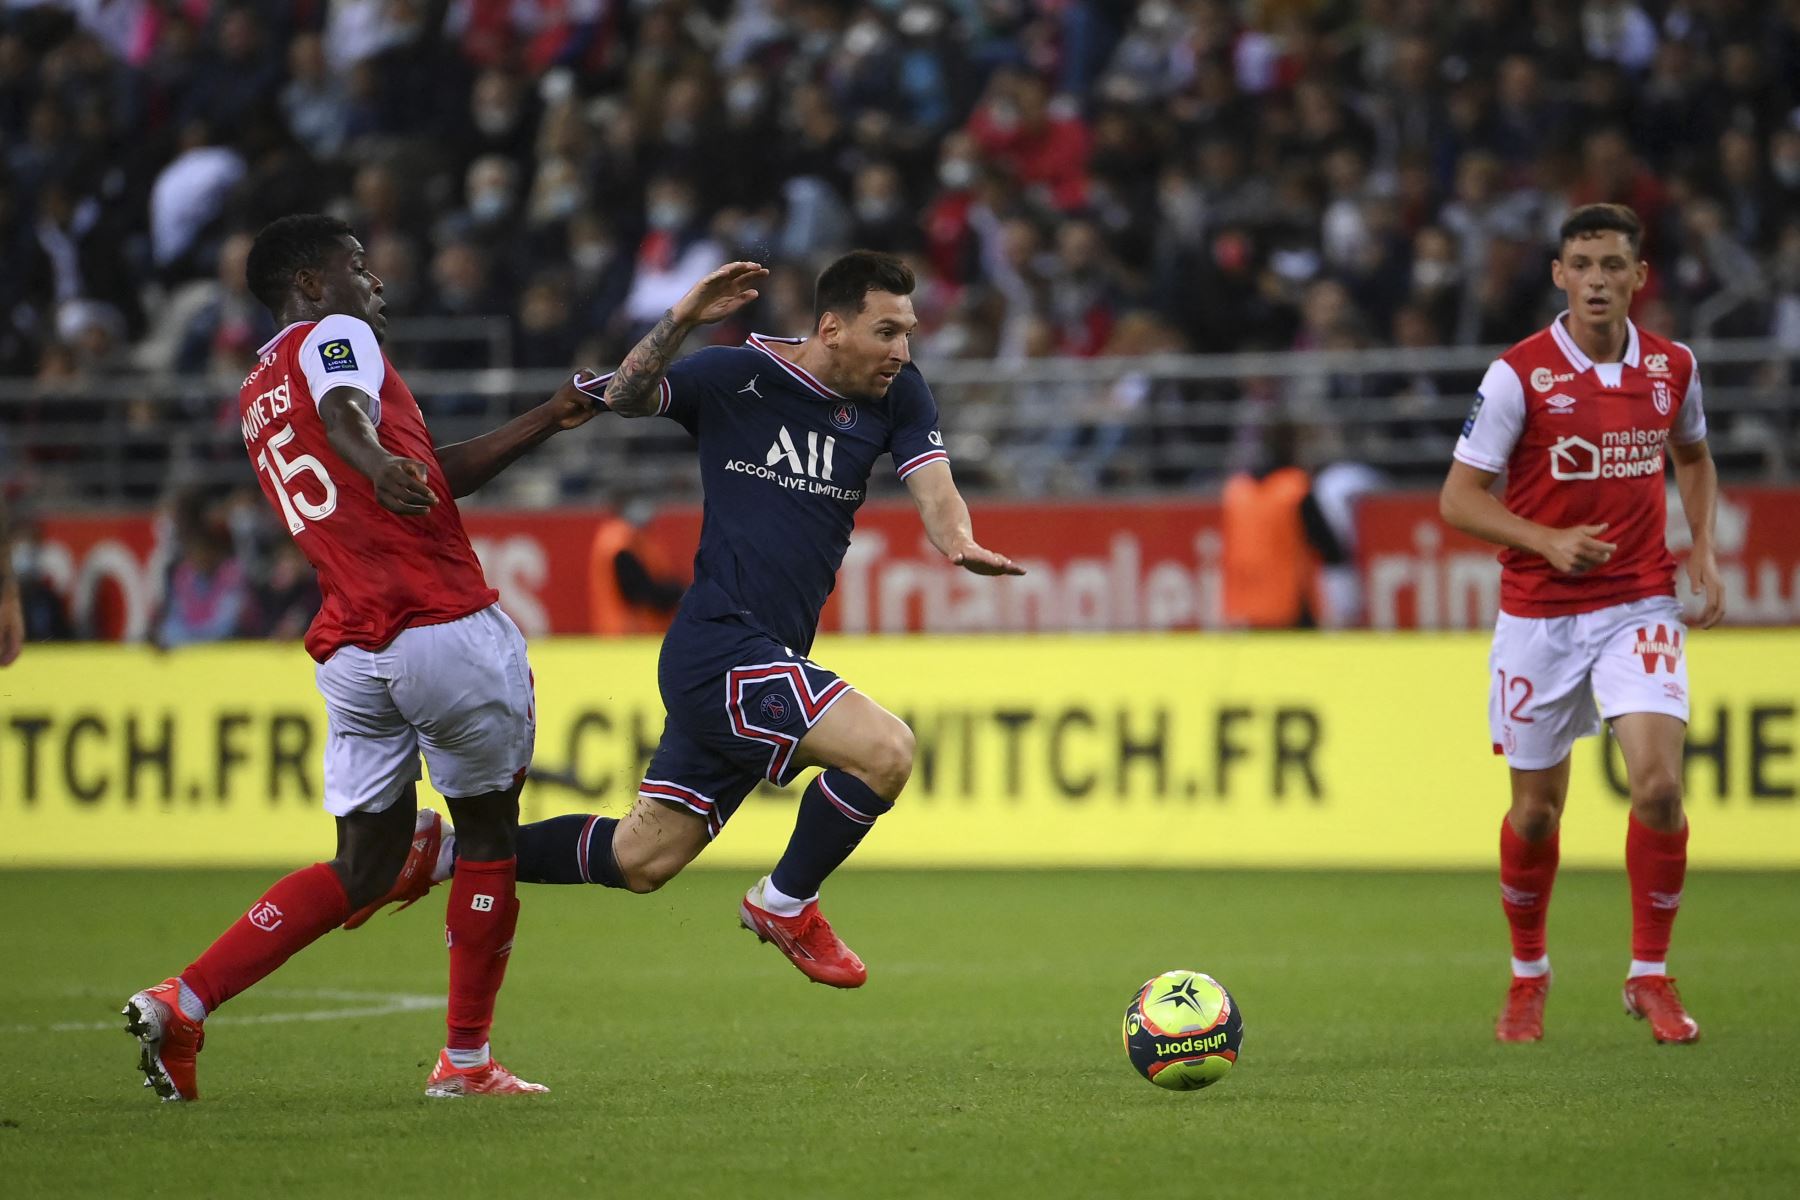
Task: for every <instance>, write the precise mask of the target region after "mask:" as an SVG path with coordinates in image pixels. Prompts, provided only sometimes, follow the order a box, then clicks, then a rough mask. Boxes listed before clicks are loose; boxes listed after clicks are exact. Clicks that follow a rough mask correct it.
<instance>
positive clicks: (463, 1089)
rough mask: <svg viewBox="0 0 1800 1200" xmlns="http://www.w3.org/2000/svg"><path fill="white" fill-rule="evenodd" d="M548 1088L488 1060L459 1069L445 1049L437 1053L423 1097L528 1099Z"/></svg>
mask: <svg viewBox="0 0 1800 1200" xmlns="http://www.w3.org/2000/svg"><path fill="white" fill-rule="evenodd" d="M549 1090H550V1089H549V1088H547V1087H545V1086H544V1085H543V1084H541V1083H527V1082H525V1081H524V1080H523V1079H520V1078H519V1077H518V1076H517V1075H514V1074H513V1073H512V1072H511V1071H509V1070H507V1069H506V1068H505V1067H503V1066H501V1065H500V1064H499V1063H498V1062H496V1061H494V1060H493V1059H491V1058H490V1059H488V1061H487V1064H486V1065H485V1066H480V1067H467V1068H464V1067H459V1066H456V1065H455V1064H454V1063H452V1062H451V1061H450V1052H449V1051H448V1050H440V1051H438V1060H437V1067H436V1068H435V1069H433V1071H432V1072H431V1078H430V1079H427V1080H426V1081H425V1094H426V1095H427V1096H436V1097H439V1098H443V1097H450V1096H528V1095H534V1094H536V1093H540V1092H547V1091H549Z"/></svg>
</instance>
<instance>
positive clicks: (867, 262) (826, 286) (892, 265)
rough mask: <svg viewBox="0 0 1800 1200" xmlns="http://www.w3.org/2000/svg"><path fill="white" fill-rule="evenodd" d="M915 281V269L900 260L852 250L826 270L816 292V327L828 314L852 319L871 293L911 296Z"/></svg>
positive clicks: (814, 308) (820, 276)
mask: <svg viewBox="0 0 1800 1200" xmlns="http://www.w3.org/2000/svg"><path fill="white" fill-rule="evenodd" d="M914 283H915V280H914V279H913V273H912V268H911V267H909V266H907V265H906V263H905V262H903V261H902V260H901V259H900V258H899V256H897V255H893V254H884V253H882V252H881V251H879V250H852V251H851V252H850V253H848V254H846V255H844V256H843V257H842V258H840V259H838V260H837V261H836V262H834V263H832V264H831V265H830V266H829V267H826V268H825V270H824V271H822V272H821V273H820V275H819V282H818V285H817V286H816V287H814V288H813V325H814V327H817V326H818V324H819V319H820V318H821V317H823V316H824V315H825V314H826V313H828V312H834V313H838V314H839V315H841V316H849V315H851V314H854V313H859V312H861V311H862V310H863V297H865V296H867V295H868V294H869V293H870V292H892V293H893V294H894V295H896V296H910V295H912V290H913V286H914Z"/></svg>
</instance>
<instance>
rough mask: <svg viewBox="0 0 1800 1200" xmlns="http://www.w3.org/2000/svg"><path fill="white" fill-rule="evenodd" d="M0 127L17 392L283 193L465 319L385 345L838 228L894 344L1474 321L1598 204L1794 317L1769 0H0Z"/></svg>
mask: <svg viewBox="0 0 1800 1200" xmlns="http://www.w3.org/2000/svg"><path fill="white" fill-rule="evenodd" d="M0 148H3V149H0V262H3V263H4V264H5V267H4V270H0V376H11V377H15V378H18V379H35V380H37V381H39V382H40V383H41V384H43V385H44V387H45V388H47V389H54V387H55V386H56V385H57V384H58V383H59V382H61V381H65V380H80V379H93V378H102V377H107V376H109V375H111V374H113V373H115V372H118V371H120V370H125V369H129V370H133V371H170V372H178V373H182V374H192V375H196V376H199V375H205V376H209V377H219V378H225V377H231V378H234V379H235V377H237V376H241V374H242V371H243V368H244V366H245V364H246V363H248V362H249V360H250V359H251V357H252V356H253V354H254V351H255V350H256V348H257V347H258V346H259V345H261V344H262V342H263V341H264V340H265V339H266V338H267V337H268V336H269V335H270V334H272V333H273V332H274V330H273V329H272V328H271V323H270V319H269V317H268V315H267V314H266V313H265V312H264V311H263V310H262V309H261V307H260V306H259V305H258V304H257V303H256V302H255V300H254V298H253V297H251V296H250V294H249V292H248V290H247V288H246V286H245V284H244V279H243V263H244V257H245V255H246V253H247V251H248V246H249V240H250V236H251V234H252V233H253V232H254V231H255V230H256V229H257V228H259V227H260V226H261V225H262V224H263V223H265V222H266V221H268V220H270V219H272V218H274V217H276V216H279V215H281V214H284V213H287V212H292V211H296V210H309V209H316V210H323V211H328V212H332V213H335V214H338V215H341V216H343V217H345V218H346V219H348V220H349V221H350V222H352V224H353V225H354V226H355V227H356V228H357V230H358V231H359V233H360V235H361V237H362V238H363V240H364V242H365V243H366V244H367V246H368V248H369V252H370V265H371V268H372V269H373V270H374V271H375V273H376V274H378V275H379V276H380V277H381V278H382V279H383V280H384V282H385V285H386V295H387V299H388V300H389V302H390V306H391V308H392V310H393V311H394V312H396V313H399V314H402V318H401V327H402V328H403V327H404V323H405V322H406V320H408V319H415V320H416V319H417V318H423V317H434V318H457V317H465V318H489V320H488V321H486V322H478V323H473V324H471V323H468V322H464V323H462V324H460V325H458V324H456V323H453V322H452V323H444V322H439V323H438V324H437V325H436V326H435V328H437V329H441V330H447V331H450V333H449V334H448V335H446V336H442V337H433V338H419V339H410V338H409V339H406V340H404V341H397V342H396V343H395V357H396V358H397V360H398V361H399V365H400V366H401V367H402V368H427V369H430V368H438V369H447V370H456V369H460V368H467V367H485V366H507V365H510V366H517V367H557V368H560V367H567V366H569V365H571V364H574V363H576V362H582V363H589V364H598V365H602V366H604V365H606V364H610V363H612V362H616V361H617V359H618V357H619V355H620V353H621V352H622V351H623V350H624V349H625V348H626V347H627V346H629V344H630V343H631V341H632V340H633V339H634V338H635V337H636V336H637V335H638V334H639V333H640V332H641V331H642V330H643V329H645V328H646V327H647V326H648V325H649V324H650V323H652V322H653V321H654V320H655V319H656V318H657V317H658V316H659V315H660V314H661V313H662V311H663V310H664V309H665V308H666V307H667V306H668V305H669V304H670V303H671V302H672V301H673V300H674V299H675V298H676V297H677V296H678V295H679V294H680V292H681V290H682V289H683V288H684V287H685V285H686V283H687V282H688V281H689V280H691V279H692V278H694V277H695V276H697V275H698V274H699V273H701V272H702V271H703V269H705V268H706V267H708V266H710V265H712V264H715V263H717V262H720V261H724V260H726V259H730V258H735V257H746V258H756V259H759V260H763V261H766V262H769V263H770V264H771V265H773V266H774V268H775V273H774V274H773V276H772V277H771V279H770V281H769V286H768V287H767V288H766V290H765V294H764V297H763V299H762V300H760V301H759V302H758V303H757V304H756V305H755V306H753V308H752V309H751V310H749V311H748V312H747V313H746V314H745V318H744V320H743V321H742V322H739V323H734V324H733V325H732V326H731V327H728V328H724V329H721V330H719V331H718V333H717V336H718V337H719V338H720V339H721V340H735V339H738V338H741V337H742V335H743V333H744V332H745V330H746V329H747V328H756V329H761V330H764V331H767V332H772V333H798V332H804V331H805V330H806V329H807V328H808V327H809V326H810V324H811V311H810V304H811V295H810V284H811V278H812V271H813V270H814V269H815V266H816V264H818V263H820V262H821V261H822V260H823V259H825V258H827V257H829V256H830V255H832V254H834V253H835V252H838V251H840V250H842V249H844V248H847V247H850V246H867V247H872V248H877V249H886V250H893V251H898V252H902V253H904V254H906V255H908V256H909V258H910V259H911V260H912V261H913V262H914V263H915V264H916V265H917V266H918V268H919V273H920V280H921V286H920V291H919V293H918V295H917V297H916V302H917V305H918V310H919V313H920V317H921V321H922V324H921V330H920V336H919V343H918V345H919V353H920V354H921V356H922V357H924V358H926V359H927V360H930V359H939V360H942V359H948V358H955V357H970V358H994V359H999V360H1001V361H1021V360H1026V359H1032V358H1041V357H1046V356H1055V355H1070V356H1081V357H1092V356H1102V355H1137V354H1145V353H1156V352H1164V351H1196V352H1208V353H1210V352H1223V351H1235V350H1289V349H1299V350H1307V349H1343V348H1356V347H1380V346H1390V345H1391V346H1401V347H1432V346H1444V345H1474V344H1497V343H1506V342H1510V341H1513V340H1515V339H1517V338H1519V337H1522V336H1524V335H1525V334H1527V333H1529V332H1530V331H1531V330H1533V329H1534V328H1536V327H1539V326H1540V325H1541V324H1542V323H1543V322H1544V321H1545V320H1547V318H1548V317H1549V316H1550V315H1551V314H1552V313H1553V312H1554V301H1555V296H1554V293H1552V292H1551V290H1550V288H1549V285H1548V279H1547V271H1546V269H1545V264H1546V261H1547V259H1548V257H1549V254H1550V252H1551V250H1552V242H1553V234H1554V231H1555V229H1556V227H1557V224H1558V222H1559V221H1560V220H1561V218H1562V216H1563V215H1564V214H1565V213H1566V212H1567V211H1568V210H1569V209H1570V208H1571V207H1572V206H1574V205H1578V204H1582V203H1587V202H1591V201H1598V200H1612V201H1620V202H1624V203H1628V204H1630V205H1631V206H1632V207H1633V208H1635V209H1636V210H1637V212H1638V213H1639V214H1640V215H1641V216H1642V217H1643V219H1644V222H1645V226H1646V230H1647V236H1646V246H1645V254H1646V256H1647V257H1648V258H1649V259H1650V261H1651V262H1652V263H1653V264H1654V267H1655V269H1654V271H1653V273H1652V276H1651V283H1650V287H1649V289H1648V290H1647V292H1646V295H1645V297H1644V298H1643V300H1642V301H1641V303H1640V308H1639V310H1638V311H1639V316H1640V319H1641V320H1642V321H1643V322H1644V323H1646V324H1647V325H1649V326H1651V327H1653V328H1656V329H1659V330H1662V331H1664V332H1667V333H1670V334H1672V335H1675V336H1680V337H1690V338H1691V337H1701V336H1708V335H1711V336H1718V337H1733V336H1754V337H1762V336H1774V337H1776V338H1779V339H1781V340H1783V341H1784V342H1786V343H1788V344H1791V345H1800V0H1780V2H1777V3H1759V2H1755V0H1643V2H1642V3H1634V2H1631V0H1586V2H1583V3H1576V2H1572V0H1570V2H1563V0H1456V2H1454V3H1434V2H1431V0H1363V2H1351V0H1236V2H1232V0H862V2H852V0H735V2H727V0H454V2H452V0H261V2H258V3H247V2H232V0H66V2H50V0H0ZM496 319H497V321H498V323H499V326H500V328H501V329H502V330H503V333H504V336H502V337H500V338H499V339H495V338H494V337H492V336H491V331H492V327H493V326H494V325H495V324H496ZM468 329H474V330H476V331H477V333H476V334H475V335H474V336H461V335H458V334H457V333H456V331H457V330H468ZM0 382H3V380H0ZM1123 386H1127V387H1129V386H1130V385H1129V384H1126V385H1123ZM1357 386H1358V387H1367V388H1373V389H1375V390H1376V391H1378V392H1381V393H1382V394H1384V395H1387V396H1398V397H1406V396H1409V395H1411V394H1412V393H1413V392H1414V391H1417V390H1424V391H1429V390H1430V389H1432V388H1433V386H1434V385H1433V383H1432V382H1431V381H1429V380H1426V379H1422V378H1420V377H1417V376H1413V375H1409V374H1406V373H1403V372H1396V373H1395V374H1394V375H1393V376H1391V377H1387V378H1380V379H1375V380H1365V381H1360V382H1359V383H1358V384H1357ZM220 394H223V393H220ZM1203 398H1209V399H1217V398H1218V397H1203ZM1227 398H1228V399H1234V400H1236V399H1241V400H1242V401H1243V402H1244V405H1243V406H1244V408H1245V409H1246V410H1247V411H1248V410H1250V409H1254V408H1257V407H1258V405H1257V403H1256V402H1257V400H1258V396H1257V395H1256V386H1255V381H1247V383H1246V386H1245V387H1244V388H1242V389H1240V390H1236V391H1234V392H1233V393H1232V394H1231V396H1230V397H1227ZM148 403H149V402H144V403H143V404H138V405H136V406H135V407H133V406H128V407H126V408H124V409H123V410H118V409H114V410H112V411H113V412H114V413H115V414H117V413H119V412H121V411H122V412H123V416H122V417H118V416H115V418H114V419H123V420H125V421H126V422H128V423H130V422H133V421H140V420H141V421H143V422H144V423H145V425H146V427H148V426H149V425H151V424H154V423H155V420H156V418H158V417H159V416H162V417H166V415H167V414H157V413H154V412H151V411H149V410H148V407H147V406H148ZM458 403H459V401H458V399H457V398H455V397H445V396H438V397H432V398H427V400H426V405H427V413H428V415H441V414H443V413H445V412H454V411H455V406H456V405H457V404H458ZM216 405H217V396H216V395H211V394H209V395H208V397H207V398H206V400H205V401H204V402H197V404H196V406H195V408H194V412H193V415H194V416H196V417H201V416H204V417H206V418H208V419H212V418H213V417H214V416H215V415H216ZM33 411H34V409H33V408H32V407H31V406H29V405H27V406H23V407H20V406H4V405H0V423H4V422H12V421H20V420H30V419H31V415H32V413H33ZM1440 424H1441V422H1440ZM1451 432H1453V431H1451V430H1447V429H1434V430H1433V431H1432V436H1433V438H1435V439H1436V441H1437V442H1441V443H1442V446H1443V448H1444V449H1445V450H1446V452H1447V448H1448V442H1449V434H1450V433H1451ZM1107 436H1108V435H1107V431H1105V430H1101V431H1099V432H1098V433H1097V434H1096V435H1095V437H1094V438H1093V439H1092V441H1091V442H1090V444H1088V445H1086V446H1085V447H1075V446H1073V445H1071V444H1070V442H1069V440H1068V438H1067V437H1066V436H1064V435H1063V434H1062V433H1059V432H1058V431H1050V432H1049V433H1047V434H1046V435H1045V436H1044V437H1042V438H1040V439H1037V440H1036V441H1033V440H1031V439H1024V440H1022V441H1021V443H1020V445H1019V446H1018V447H1017V451H1018V453H1017V456H1016V458H1017V462H1016V472H1015V473H1016V474H1017V476H1018V482H1020V483H1021V485H1022V486H1023V487H1024V488H1025V489H1026V490H1030V488H1031V487H1032V486H1033V479H1034V472H1039V473H1042V472H1047V471H1049V470H1051V469H1053V468H1058V469H1060V465H1061V464H1066V463H1067V462H1069V461H1071V460H1072V456H1073V460H1079V459H1080V458H1081V456H1082V455H1083V454H1086V455H1087V456H1088V458H1089V459H1090V461H1091V462H1092V463H1093V464H1094V465H1093V469H1092V470H1091V472H1089V474H1088V476H1087V477H1086V478H1085V479H1084V480H1083V483H1084V486H1085V485H1097V486H1103V485H1105V484H1106V483H1107V482H1108V479H1107V476H1106V474H1105V471H1104V469H1103V468H1104V463H1105V454H1104V451H1105V450H1106V448H1107V443H1106V437H1107ZM6 440H7V439H6V437H5V430H4V428H0V463H4V462H5V456H6V453H7V450H6V446H5V442H6ZM1095 443H1097V445H1098V449H1096V447H1095ZM162 452H163V451H161V450H159V449H158V448H157V447H155V446H149V447H146V449H145V450H144V453H146V454H148V455H151V456H154V455H155V454H157V453H162ZM240 453H241V452H240ZM1433 461H1437V460H1436V459H1435V458H1434V459H1433ZM8 475H9V476H15V477H16V475H15V472H13V471H11V470H9V471H8ZM1139 482H1150V483H1157V484H1163V485H1168V484H1185V483H1191V482H1194V481H1193V480H1191V479H1187V478H1161V477H1156V478H1152V479H1150V480H1147V481H1143V480H1140V481H1139ZM153 496H154V494H153V493H152V494H144V495H141V496H140V498H141V499H143V500H146V501H147V500H149V499H152V498H153ZM182 503H183V504H185V503H186V502H185V501H183V502H182ZM176 507H177V508H179V507H180V506H179V505H177V506H176ZM184 519H185V518H184ZM214 524H215V525H216V524H217V520H216V519H215V520H214ZM194 540H195V544H196V545H197V546H200V547H201V554H200V556H201V557H205V553H204V550H205V546H206V544H207V539H206V538H202V537H196V539H194ZM258 574H259V575H263V574H267V572H266V571H261V572H259V573H258ZM276 624H277V625H285V624H287V623H286V622H281V621H277V622H276Z"/></svg>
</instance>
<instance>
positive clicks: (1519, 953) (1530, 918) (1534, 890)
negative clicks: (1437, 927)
mask: <svg viewBox="0 0 1800 1200" xmlns="http://www.w3.org/2000/svg"><path fill="white" fill-rule="evenodd" d="M1561 852H1562V830H1560V829H1559V830H1557V831H1556V832H1555V833H1552V834H1551V835H1550V836H1549V837H1547V838H1545V839H1544V840H1542V841H1539V842H1528V841H1526V840H1525V839H1524V838H1522V837H1520V836H1519V834H1518V831H1517V830H1515V829H1514V828H1513V827H1512V822H1511V821H1507V820H1502V821H1501V822H1500V907H1501V908H1502V909H1504V910H1505V911H1506V921H1507V924H1509V925H1510V926H1512V948H1513V949H1512V952H1513V957H1514V958H1517V959H1521V960H1523V961H1525V962H1533V961H1536V960H1537V959H1540V958H1542V957H1544V920H1545V918H1546V917H1547V916H1549V914H1550V889H1551V887H1552V886H1553V885H1554V884H1555V883H1556V863H1557V859H1558V858H1560V857H1561Z"/></svg>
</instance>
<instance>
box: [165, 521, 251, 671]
mask: <svg viewBox="0 0 1800 1200" xmlns="http://www.w3.org/2000/svg"><path fill="white" fill-rule="evenodd" d="M176 537H177V539H178V542H179V548H178V550H177V552H176V557H175V560H174V561H173V562H172V563H171V564H170V565H169V570H168V574H167V575H166V576H165V578H164V581H163V596H162V603H161V611H160V612H159V614H158V616H157V619H156V623H155V633H154V634H153V635H152V638H153V640H154V641H155V643H156V645H157V646H159V647H161V648H163V649H165V650H172V649H174V648H176V647H178V646H188V645H193V644H196V643H199V642H218V641H224V640H226V639H228V638H234V637H241V636H243V635H244V634H245V633H246V632H247V631H248V630H249V629H250V628H251V627H252V623H253V616H254V613H253V604H252V600H251V593H250V584H249V580H248V579H247V577H246V575H245V572H244V567H243V564H242V563H241V562H240V561H239V560H238V558H237V557H236V555H235V554H234V553H233V550H232V543H231V532H230V530H229V529H228V528H227V527H226V524H225V522H224V520H223V519H222V518H221V517H220V516H219V515H218V514H217V513H215V512H212V511H210V510H209V509H207V508H206V507H205V506H204V504H203V503H202V502H200V501H198V500H196V499H195V498H191V497H189V498H183V499H182V500H181V501H180V502H179V506H178V509H177V513H176Z"/></svg>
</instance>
